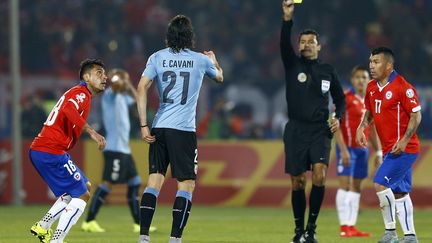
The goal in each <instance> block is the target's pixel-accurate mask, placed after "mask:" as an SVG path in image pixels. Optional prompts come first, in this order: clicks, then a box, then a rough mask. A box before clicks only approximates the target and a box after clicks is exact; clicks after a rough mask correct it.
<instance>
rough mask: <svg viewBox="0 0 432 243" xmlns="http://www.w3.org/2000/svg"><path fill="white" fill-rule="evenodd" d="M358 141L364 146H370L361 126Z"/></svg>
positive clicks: (358, 131) (357, 134)
mask: <svg viewBox="0 0 432 243" xmlns="http://www.w3.org/2000/svg"><path fill="white" fill-rule="evenodd" d="M356 142H357V143H358V144H359V145H360V146H362V147H367V146H368V144H367V139H366V136H365V135H364V132H363V129H361V128H359V129H357V132H356Z"/></svg>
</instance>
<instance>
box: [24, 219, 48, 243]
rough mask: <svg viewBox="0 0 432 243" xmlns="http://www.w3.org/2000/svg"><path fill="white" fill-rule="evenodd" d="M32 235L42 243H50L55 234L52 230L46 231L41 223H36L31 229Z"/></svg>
mask: <svg viewBox="0 0 432 243" xmlns="http://www.w3.org/2000/svg"><path fill="white" fill-rule="evenodd" d="M30 233H32V234H33V235H34V236H36V237H37V238H39V240H40V242H42V243H49V242H50V240H51V236H52V234H53V231H52V229H47V230H46V229H44V228H42V226H41V225H40V223H39V222H36V223H35V224H34V225H33V226H32V227H31V228H30Z"/></svg>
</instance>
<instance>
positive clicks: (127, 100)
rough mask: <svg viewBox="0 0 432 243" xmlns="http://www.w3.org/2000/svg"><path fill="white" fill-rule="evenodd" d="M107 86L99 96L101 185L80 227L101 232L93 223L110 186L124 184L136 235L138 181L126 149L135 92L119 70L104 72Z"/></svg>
mask: <svg viewBox="0 0 432 243" xmlns="http://www.w3.org/2000/svg"><path fill="white" fill-rule="evenodd" d="M108 79H109V80H110V81H111V87H110V88H108V89H106V90H105V92H104V94H103V96H102V118H103V119H102V121H103V125H104V127H105V131H106V141H107V145H106V147H105V149H104V151H103V155H104V161H105V165H104V171H103V175H102V183H100V184H99V186H98V188H97V189H96V192H95V193H94V195H93V198H92V201H91V204H90V209H89V213H88V216H87V219H86V221H85V222H83V224H82V226H81V228H82V229H83V230H84V231H87V232H92V233H100V232H105V229H103V228H102V227H101V226H100V225H99V224H98V223H97V221H96V215H97V214H98V212H99V209H100V207H101V206H102V204H103V202H104V201H105V198H106V196H107V195H108V194H109V193H110V192H111V187H112V184H122V183H127V184H128V190H127V201H128V204H129V208H130V211H131V213H132V217H133V220H134V225H133V231H134V232H136V233H137V232H139V201H138V190H139V187H140V185H141V179H140V177H139V175H138V173H137V170H136V167H135V161H134V160H133V158H132V155H131V149H130V147H129V133H130V121H129V106H131V105H133V104H135V97H136V95H137V91H136V89H135V88H134V87H133V86H132V84H131V82H130V78H129V74H128V73H127V72H126V71H125V70H122V69H113V70H111V71H110V72H109V73H108Z"/></svg>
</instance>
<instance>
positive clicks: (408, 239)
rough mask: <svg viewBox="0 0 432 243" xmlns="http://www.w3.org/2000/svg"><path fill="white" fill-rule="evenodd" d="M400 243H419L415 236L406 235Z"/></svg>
mask: <svg viewBox="0 0 432 243" xmlns="http://www.w3.org/2000/svg"><path fill="white" fill-rule="evenodd" d="M400 243H418V240H417V237H416V236H415V235H405V236H404V237H403V238H402V240H401V241H400Z"/></svg>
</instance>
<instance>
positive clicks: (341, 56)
mask: <svg viewBox="0 0 432 243" xmlns="http://www.w3.org/2000/svg"><path fill="white" fill-rule="evenodd" d="M8 8H9V4H8V2H7V1H2V2H1V3H0V22H1V23H2V28H0V42H1V43H2V45H0V76H1V75H2V74H7V72H8V71H9V69H8V65H9V60H8V54H9V45H8V41H9V40H8V38H9V25H8V10H9V9H8ZM431 12H432V1H428V0H362V1H357V0H332V1H319V0H308V1H304V2H303V3H302V4H301V5H298V9H297V11H296V16H295V19H294V21H297V20H298V21H297V23H298V24H296V25H295V28H296V29H295V30H294V33H298V31H299V29H303V28H315V29H317V30H318V32H320V33H321V34H322V36H321V38H320V39H321V42H322V44H323V45H325V48H324V49H323V52H322V53H321V54H320V56H321V58H322V59H323V60H324V61H326V62H330V63H333V64H334V66H335V67H336V68H337V70H338V73H339V76H340V78H341V79H342V80H343V81H344V82H345V84H348V77H349V74H350V70H351V67H352V66H353V65H356V64H364V65H366V64H367V63H368V57H369V50H370V49H371V48H373V47H376V46H377V45H389V46H390V47H392V49H393V50H394V51H395V53H398V55H399V56H398V57H397V60H398V63H396V68H397V70H399V71H400V72H401V73H404V74H405V75H406V78H407V79H408V80H409V81H410V82H412V83H414V84H415V85H430V81H429V79H430V77H432V69H431V68H430V67H431V66H432V19H431V14H430V13H431ZM176 14H186V15H188V16H190V17H191V19H192V20H193V22H194V24H195V28H197V29H200V31H197V36H196V39H197V43H199V44H198V45H197V46H196V49H197V50H201V51H203V50H207V49H208V48H209V47H210V46H211V47H213V48H214V51H215V52H216V54H217V55H218V56H219V57H220V62H221V65H222V66H223V67H224V70H225V76H226V81H227V84H228V85H226V86H224V87H223V89H225V90H228V89H229V87H230V84H232V85H239V86H242V85H250V86H254V87H255V88H257V89H259V90H260V91H262V93H263V95H265V96H266V98H267V99H269V100H271V99H273V97H274V96H275V95H276V93H277V92H278V91H279V90H280V89H283V85H284V82H282V80H283V75H284V73H283V69H282V63H281V60H280V55H279V44H278V38H279V37H278V35H279V28H280V25H281V19H280V18H279V17H278V16H280V8H279V5H278V4H269V1H267V0H255V1H240V0H221V1H214V0H213V1H212V0H189V1H187V2H184V1H176V0H159V1H156V0H146V1H144V0H105V1H94V0H64V1H56V0H22V1H21V4H20V26H21V30H20V33H21V55H22V57H21V60H22V65H21V68H22V71H23V74H24V76H28V75H50V76H54V77H53V78H55V79H62V80H74V82H75V81H76V76H77V74H76V71H75V70H76V67H77V66H78V65H79V61H80V60H82V59H83V58H84V57H99V58H101V59H103V60H104V61H105V63H106V64H107V65H108V66H118V67H121V68H124V69H126V70H127V71H128V72H129V73H130V74H131V79H132V81H133V82H137V81H138V80H139V77H140V75H141V73H142V71H143V69H144V67H145V62H146V60H147V58H148V56H149V55H150V54H151V53H153V52H154V51H155V50H157V49H161V48H162V47H163V41H161V40H163V39H164V36H165V29H166V28H165V27H166V25H167V23H168V19H170V18H171V17H172V16H174V15H176ZM293 38H297V36H294V37H293ZM0 80H1V79H0ZM135 84H136V83H135ZM72 85H73V84H72V83H71V86H72ZM0 88H1V86H0ZM218 89H220V88H218ZM2 91H4V90H2ZM222 92H224V91H222ZM155 94H156V92H155V91H153V94H152V98H151V99H152V100H156V101H157V95H155ZM213 98H214V97H213V96H211V95H210V96H208V97H207V99H209V100H208V101H207V102H208V103H209V104H210V103H216V102H217V101H216V99H215V100H213ZM157 103H158V102H150V105H153V106H154V104H157ZM152 109H157V107H152ZM260 109H262V108H260ZM269 109H271V108H269ZM253 112H254V113H255V112H257V111H256V110H253ZM261 112H262V111H261ZM272 112H274V111H272V110H270V111H267V110H265V112H264V113H265V114H266V116H268V117H269V118H268V120H260V122H259V123H257V122H256V121H255V119H254V121H253V122H252V123H250V124H247V125H246V124H243V123H244V122H245V120H244V119H243V118H239V117H238V116H237V115H235V114H230V113H226V114H225V115H226V116H225V117H223V118H220V119H219V118H215V116H216V115H212V119H210V120H208V121H207V122H206V123H207V126H206V127H207V128H208V129H210V130H209V131H207V132H204V133H203V134H202V136H203V137H206V138H208V137H212V138H213V137H215V136H216V137H219V138H221V137H226V136H228V135H227V133H228V132H227V130H226V128H223V129H219V128H217V127H218V126H219V125H221V124H225V121H227V120H229V119H232V120H234V121H236V122H234V123H232V124H236V125H235V126H234V127H233V126H231V128H235V130H236V131H237V132H239V134H237V135H238V136H239V137H244V136H246V137H247V136H254V137H256V136H261V135H257V134H262V135H263V136H264V137H273V136H274V135H272V134H276V136H280V133H279V132H278V131H275V130H273V132H272V133H268V132H267V131H268V130H269V128H271V127H272V125H271V124H272V123H273V124H274V121H272V117H273V116H274V114H272ZM217 113H218V116H219V115H221V114H219V113H220V112H217ZM267 113H268V114H267ZM231 116H232V117H231ZM201 117H204V119H207V118H208V117H206V115H205V114H203V115H201ZM227 117H229V118H227ZM425 119H428V118H425ZM217 120H224V122H219V121H217ZM246 120H247V119H246ZM246 123H247V122H246ZM221 126H225V125H221ZM240 127H241V128H240ZM273 127H274V125H273ZM212 129H213V130H212ZM242 129H246V130H247V131H245V132H244V133H243V132H240V130H242ZM270 130H271V129H270ZM216 134H218V135H216Z"/></svg>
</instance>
